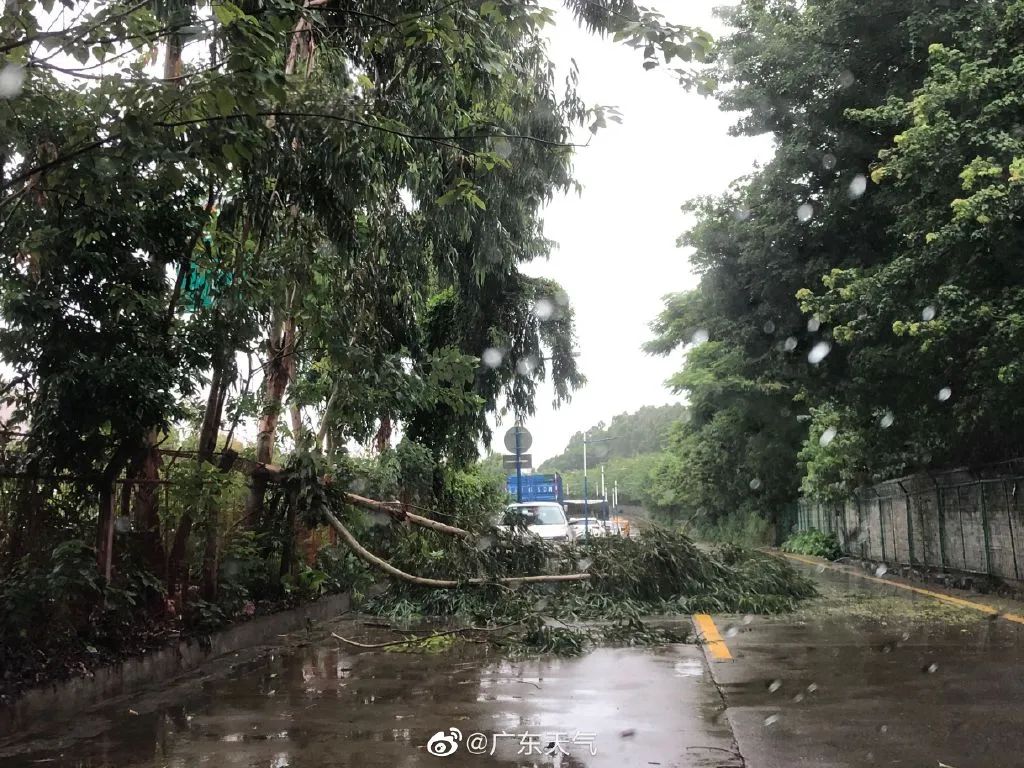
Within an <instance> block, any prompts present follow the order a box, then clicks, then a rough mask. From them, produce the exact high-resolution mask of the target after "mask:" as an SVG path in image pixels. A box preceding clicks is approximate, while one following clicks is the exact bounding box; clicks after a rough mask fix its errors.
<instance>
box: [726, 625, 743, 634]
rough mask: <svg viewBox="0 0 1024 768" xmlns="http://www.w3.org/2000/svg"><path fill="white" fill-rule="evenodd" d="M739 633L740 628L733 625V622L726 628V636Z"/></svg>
mask: <svg viewBox="0 0 1024 768" xmlns="http://www.w3.org/2000/svg"><path fill="white" fill-rule="evenodd" d="M739 633H740V631H739V629H737V628H736V627H734V626H732V625H731V624H730V625H729V626H728V627H726V628H725V636H726V637H736V635H738V634H739Z"/></svg>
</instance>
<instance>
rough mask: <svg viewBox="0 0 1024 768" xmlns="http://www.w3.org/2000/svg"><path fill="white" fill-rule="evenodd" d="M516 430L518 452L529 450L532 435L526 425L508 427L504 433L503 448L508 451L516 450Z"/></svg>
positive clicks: (531, 443) (513, 451)
mask: <svg viewBox="0 0 1024 768" xmlns="http://www.w3.org/2000/svg"><path fill="white" fill-rule="evenodd" d="M516 430H518V431H519V452H520V453H526V452H527V451H528V450H530V446H531V445H533V435H531V434H530V431H529V430H528V429H527V428H526V427H520V426H518V425H517V426H514V427H509V429H508V432H506V433H505V450H507V451H508V452H509V453H515V452H516Z"/></svg>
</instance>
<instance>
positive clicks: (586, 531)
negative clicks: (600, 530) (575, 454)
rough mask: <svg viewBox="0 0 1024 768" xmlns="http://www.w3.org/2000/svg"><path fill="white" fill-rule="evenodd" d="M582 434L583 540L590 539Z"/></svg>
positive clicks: (585, 437)
mask: <svg viewBox="0 0 1024 768" xmlns="http://www.w3.org/2000/svg"><path fill="white" fill-rule="evenodd" d="M589 434H590V432H589V431H588V432H584V433H583V538H585V539H589V538H590V511H589V508H588V505H587V435H589Z"/></svg>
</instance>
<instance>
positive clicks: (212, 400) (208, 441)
mask: <svg viewBox="0 0 1024 768" xmlns="http://www.w3.org/2000/svg"><path fill="white" fill-rule="evenodd" d="M229 368H230V366H229V365H228V364H227V363H226V361H225V360H223V359H220V360H216V361H214V369H213V376H212V379H213V381H211V382H210V397H209V398H208V399H207V401H206V413H205V414H204V415H203V426H202V429H201V430H200V432H199V461H209V460H211V459H212V458H213V454H214V452H215V451H216V450H217V436H218V435H219V434H220V423H221V418H222V416H223V414H224V401H225V400H226V399H227V394H228V387H229V386H230V385H231V381H232V379H233V378H234V377H233V376H232V375H230V374H231V373H233V371H229V370H228V369H229ZM204 511H205V515H204V518H205V520H206V540H205V543H204V547H203V598H204V599H205V600H214V599H215V598H216V597H217V573H218V566H219V551H218V546H217V545H218V542H219V534H220V509H219V507H218V506H217V504H216V503H213V504H208V505H207V507H206V509H205V510H204Z"/></svg>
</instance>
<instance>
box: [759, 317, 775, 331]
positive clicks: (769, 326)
mask: <svg viewBox="0 0 1024 768" xmlns="http://www.w3.org/2000/svg"><path fill="white" fill-rule="evenodd" d="M761 329H762V330H763V331H764V332H765V333H775V323H773V322H772V321H771V320H769V321H768V322H766V323H765V324H764V325H762V326H761Z"/></svg>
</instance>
